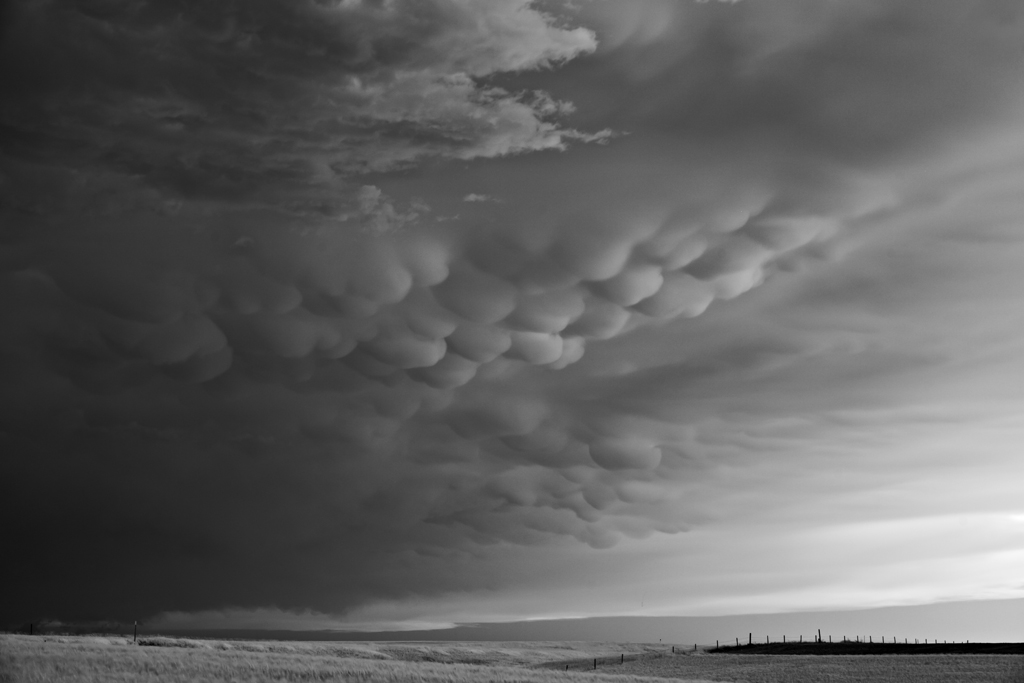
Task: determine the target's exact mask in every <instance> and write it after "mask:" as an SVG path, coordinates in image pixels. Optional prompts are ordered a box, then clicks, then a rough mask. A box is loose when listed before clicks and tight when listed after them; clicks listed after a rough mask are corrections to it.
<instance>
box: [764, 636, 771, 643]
mask: <svg viewBox="0 0 1024 683" xmlns="http://www.w3.org/2000/svg"><path fill="white" fill-rule="evenodd" d="M764 644H765V645H771V643H770V642H769V641H768V636H765V637H764Z"/></svg>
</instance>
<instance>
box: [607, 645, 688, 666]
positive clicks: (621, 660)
mask: <svg viewBox="0 0 1024 683" xmlns="http://www.w3.org/2000/svg"><path fill="white" fill-rule="evenodd" d="M672 651H673V652H675V648H672ZM625 663H626V654H625V653H623V654H620V655H619V664H625Z"/></svg>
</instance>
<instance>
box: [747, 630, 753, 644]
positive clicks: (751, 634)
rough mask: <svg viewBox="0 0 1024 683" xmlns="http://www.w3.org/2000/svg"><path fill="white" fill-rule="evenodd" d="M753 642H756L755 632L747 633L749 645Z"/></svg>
mask: <svg viewBox="0 0 1024 683" xmlns="http://www.w3.org/2000/svg"><path fill="white" fill-rule="evenodd" d="M753 644H754V634H753V633H748V634H747V645H753Z"/></svg>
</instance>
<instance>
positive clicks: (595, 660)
mask: <svg viewBox="0 0 1024 683" xmlns="http://www.w3.org/2000/svg"><path fill="white" fill-rule="evenodd" d="M594 668H595V669H596V668H597V657H594Z"/></svg>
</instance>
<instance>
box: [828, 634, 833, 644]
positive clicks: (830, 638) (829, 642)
mask: <svg viewBox="0 0 1024 683" xmlns="http://www.w3.org/2000/svg"><path fill="white" fill-rule="evenodd" d="M828 644H829V645H831V644H832V634H831V633H830V634H828Z"/></svg>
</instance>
